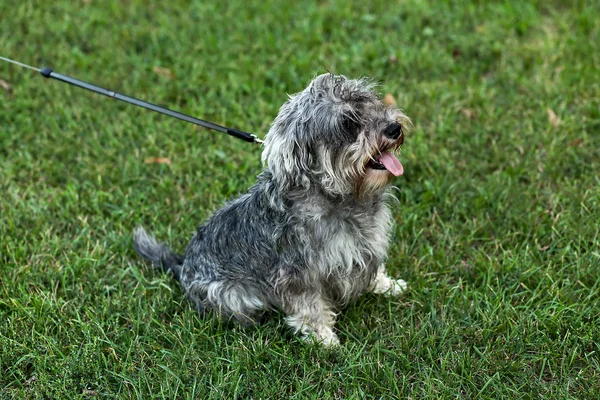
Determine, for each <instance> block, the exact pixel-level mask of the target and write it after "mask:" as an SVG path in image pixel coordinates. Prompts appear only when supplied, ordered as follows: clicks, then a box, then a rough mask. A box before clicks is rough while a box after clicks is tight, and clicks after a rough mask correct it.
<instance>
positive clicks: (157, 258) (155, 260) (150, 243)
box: [133, 226, 183, 280]
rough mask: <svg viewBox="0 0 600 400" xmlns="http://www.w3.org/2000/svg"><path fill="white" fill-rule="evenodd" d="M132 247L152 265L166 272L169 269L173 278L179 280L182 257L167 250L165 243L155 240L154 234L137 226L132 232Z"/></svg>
mask: <svg viewBox="0 0 600 400" xmlns="http://www.w3.org/2000/svg"><path fill="white" fill-rule="evenodd" d="M133 247H135V250H136V251H137V252H138V253H139V254H140V255H141V256H142V257H143V258H145V259H146V260H148V261H150V262H151V263H152V264H153V265H154V266H156V267H159V268H162V269H164V270H165V271H167V272H168V271H171V272H172V273H173V275H174V276H175V278H176V279H177V280H179V277H180V275H181V265H182V264H183V257H182V256H180V255H179V254H175V253H173V252H172V251H171V250H169V248H168V247H167V245H166V244H164V243H159V242H157V241H156V239H155V238H154V236H153V235H151V234H149V233H148V232H146V230H145V229H144V228H142V227H141V226H138V227H137V228H136V229H135V231H134V232H133Z"/></svg>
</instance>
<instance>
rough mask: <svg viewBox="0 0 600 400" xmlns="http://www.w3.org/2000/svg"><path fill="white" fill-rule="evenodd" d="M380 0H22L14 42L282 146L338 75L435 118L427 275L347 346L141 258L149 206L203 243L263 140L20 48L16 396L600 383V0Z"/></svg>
mask: <svg viewBox="0 0 600 400" xmlns="http://www.w3.org/2000/svg"><path fill="white" fill-rule="evenodd" d="M354 3H357V4H352V2H349V1H348V2H344V1H321V2H318V3H313V2H310V3H309V2H306V3H293V4H292V3H291V2H290V3H289V4H286V5H284V4H283V2H270V1H268V2H253V1H241V0H237V1H228V2H222V3H221V4H220V5H218V3H217V2H199V1H196V2H184V1H179V0H174V1H169V2H160V4H161V5H158V2H156V3H154V2H147V1H144V2H142V1H117V0H111V1H108V0H106V1H98V0H89V1H85V0H82V1H77V2H75V1H67V0H57V1H51V2H32V1H19V2H9V1H4V2H1V3H0V15H2V23H1V24H0V43H1V46H0V55H3V56H5V57H10V58H15V59H18V60H20V61H23V62H26V63H29V64H33V65H38V66H52V67H54V68H55V69H56V70H57V71H58V72H61V73H64V74H67V75H72V76H76V77H78V78H80V79H82V80H85V81H89V82H94V83H97V84H99V85H102V86H105V87H109V88H112V89H114V90H117V91H120V92H122V93H126V94H130V95H133V96H137V97H140V98H143V99H147V100H149V101H152V102H156V103H159V104H165V105H168V106H169V107H171V108H174V109H177V110H182V111H183V112H187V113H190V114H193V115H197V116H199V117H202V118H206V119H208V120H212V121H215V122H218V123H222V124H226V125H228V126H233V127H237V128H240V129H244V130H248V131H250V132H255V133H257V134H258V135H259V136H261V137H262V136H264V134H265V133H266V131H267V129H268V126H269V123H270V121H271V120H272V119H273V118H274V116H275V115H276V113H277V110H278V108H279V107H280V105H281V104H282V103H283V102H284V101H285V99H286V93H293V92H296V91H299V90H301V89H302V88H303V87H304V86H305V85H306V84H307V83H308V82H309V80H310V79H311V78H312V77H313V76H315V75H316V74H318V73H322V72H324V70H325V69H328V70H331V71H333V72H336V73H343V74H345V75H347V76H350V77H358V76H363V75H366V76H371V77H374V78H376V79H377V80H378V81H379V82H381V91H382V93H390V94H392V95H393V96H394V97H395V99H396V100H397V102H398V105H399V106H400V107H401V108H402V109H404V110H405V111H406V113H407V114H408V115H409V116H410V117H411V118H412V119H413V121H414V123H415V127H414V129H413V130H412V132H411V134H410V135H409V137H408V138H407V141H406V143H405V146H404V149H403V153H402V157H401V158H402V161H403V164H404V167H405V169H406V174H405V176H404V177H401V178H398V179H397V180H396V181H395V184H396V185H397V186H399V187H400V189H401V192H400V193H399V196H398V197H399V204H397V205H394V216H395V219H396V221H397V228H396V232H395V240H394V245H393V248H392V250H391V254H390V260H389V262H388V265H389V269H390V270H391V272H392V274H393V275H397V276H400V277H402V278H404V279H406V280H407V281H408V282H409V285H410V286H409V287H410V290H409V292H408V293H407V294H406V295H405V296H403V297H401V298H399V299H389V298H385V297H376V296H372V295H366V296H364V297H363V298H361V299H360V300H359V301H357V302H356V303H354V304H352V305H351V306H350V307H349V308H348V309H347V310H346V311H345V312H344V313H343V314H342V315H341V316H340V318H339V322H338V324H337V329H338V332H339V336H340V338H341V340H342V346H341V347H340V348H339V349H336V350H334V351H327V350H324V349H321V348H319V347H316V346H307V345H305V344H303V343H302V342H300V341H299V340H298V339H297V338H295V337H294V336H293V335H292V334H291V333H290V332H289V330H288V329H287V328H286V327H285V325H284V324H283V322H282V319H281V318H280V317H278V318H275V319H274V320H271V321H270V322H267V323H266V324H264V325H262V326H259V327H252V328H245V329H242V328H240V327H236V326H225V325H223V324H222V323H221V322H219V321H218V320H216V319H214V318H206V319H203V318H200V317H199V316H198V315H197V314H196V313H195V311H194V310H193V309H192V307H191V306H190V304H188V303H187V302H186V301H185V300H184V299H183V295H182V293H181V291H180V290H179V288H178V287H177V284H176V283H175V282H174V281H172V280H171V279H170V278H169V277H168V276H166V275H164V274H161V273H159V272H157V271H152V270H150V269H149V268H147V267H146V266H145V265H144V264H143V263H142V261H141V260H140V258H139V257H137V255H136V254H135V253H134V251H133V250H132V245H131V231H132V229H133V228H134V227H135V226H136V225H138V224H140V223H142V224H144V225H146V226H147V227H149V228H150V229H152V230H153V231H154V232H155V233H156V234H157V236H159V237H160V238H162V239H165V240H168V241H169V242H170V243H171V244H172V245H173V246H174V247H175V248H176V249H178V250H182V249H183V248H184V246H185V244H186V243H187V240H188V239H189V237H190V235H191V234H192V232H193V231H194V229H195V227H196V225H197V224H199V223H200V222H201V221H202V220H203V219H205V218H206V217H207V216H209V215H210V214H211V213H212V212H213V211H214V210H215V209H217V208H218V207H219V206H220V205H221V204H223V202H224V201H225V200H227V199H228V198H231V197H233V196H235V195H236V194H239V193H242V192H244V191H245V190H246V189H247V188H248V187H249V186H250V185H251V184H252V182H253V180H254V177H255V176H256V175H257V173H258V172H259V171H260V169H261V165H260V149H259V148H258V147H253V146H250V145H247V144H245V143H243V142H239V141H236V140H234V139H231V138H229V137H226V136H224V135H222V134H219V133H212V132H209V131H206V130H203V129H199V128H195V127H193V126H191V125H189V124H185V123H183V122H180V121H176V120H173V119H170V118H167V117H164V116H160V115H156V114H154V113H151V112H149V111H145V110H141V109H138V108H134V107H132V106H128V105H125V104H122V103H118V102H115V101H112V100H109V99H107V98H104V97H100V96H97V95H93V94H90V93H87V92H85V91H82V90H79V89H75V88H71V87H69V86H67V85H64V84H60V83H58V82H53V81H47V80H44V79H42V78H41V77H39V76H37V75H35V74H33V73H31V72H30V71H27V70H24V69H20V68H17V67H13V66H9V65H8V64H4V63H2V64H0V79H2V80H4V81H5V82H6V83H7V84H8V85H9V86H10V91H8V92H7V91H6V90H4V89H2V88H0V371H1V372H0V397H1V398H15V399H16V398H19V399H20V398H87V397H91V396H97V397H103V398H113V397H116V398H121V397H125V398H129V397H132V398H149V397H152V396H156V397H165V398H197V399H205V398H236V397H237V398H257V399H258V398H265V399H266V398H318V399H321V398H324V399H328V398H345V399H346V398H347V399H349V398H364V397H367V396H368V397H369V398H393V397H398V398H407V397H410V398H413V399H416V398H457V397H458V398H548V399H559V398H560V399H562V398H598V397H600V361H599V360H600V345H599V343H600V268H599V267H600V178H599V176H600V136H599V135H600V100H599V99H600V45H599V43H600V31H599V30H600V28H599V25H598V15H600V6H599V5H598V3H597V2H592V1H589V2H583V1H573V2H563V1H559V0H549V1H534V2H512V1H506V2H481V1H475V0H474V1H457V2H436V1H433V0H429V1H423V0H407V1H400V2H392V1H365V2H354ZM567 3H569V4H570V5H568V6H567V5H566V4H567ZM154 67H163V68H168V69H169V70H170V71H172V74H173V77H169V76H168V74H166V76H165V75H164V74H163V75H161V74H157V73H156V72H155V71H154ZM548 109H550V110H552V112H553V113H554V114H555V115H556V116H557V118H558V119H559V121H555V120H554V121H553V120H552V118H550V117H549V112H548V111H547V110H548ZM550 114H551V113H550ZM552 122H554V123H552ZM148 157H167V158H169V159H170V160H171V161H172V164H171V165H170V166H168V165H159V164H146V163H145V159H146V158H148Z"/></svg>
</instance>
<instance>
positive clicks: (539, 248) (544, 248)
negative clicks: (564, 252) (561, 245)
mask: <svg viewBox="0 0 600 400" xmlns="http://www.w3.org/2000/svg"><path fill="white" fill-rule="evenodd" d="M549 248H550V245H546V246H542V247H538V250H539V251H546V250H548V249H549Z"/></svg>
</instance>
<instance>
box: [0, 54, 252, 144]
mask: <svg viewBox="0 0 600 400" xmlns="http://www.w3.org/2000/svg"><path fill="white" fill-rule="evenodd" d="M0 60H3V61H6V62H9V63H11V64H15V65H18V66H20V67H24V68H29V69H32V70H34V71H38V72H39V73H40V74H41V75H42V76H43V77H44V78H52V79H55V80H57V81H60V82H64V83H68V84H69V85H73V86H76V87H79V88H82V89H86V90H89V91H91V92H94V93H98V94H101V95H104V96H107V97H111V98H113V99H117V100H121V101H123V102H125V103H129V104H133V105H134V106H138V107H142V108H146V109H148V110H152V111H155V112H157V113H161V114H164V115H168V116H169V117H173V118H177V119H180V120H182V121H186V122H189V123H191V124H195V125H199V126H202V127H204V128H207V129H212V130H214V131H218V132H222V133H226V134H228V135H230V136H233V137H235V138H238V139H241V140H243V141H245V142H248V143H256V144H263V141H262V140H261V139H259V138H258V137H256V136H255V135H253V134H251V133H248V132H244V131H241V130H239V129H234V128H227V127H224V126H221V125H218V124H215V123H213V122H210V121H205V120H202V119H199V118H196V117H192V116H190V115H187V114H184V113H181V112H178V111H173V110H170V109H168V108H166V107H161V106H158V105H156V104H152V103H148V102H146V101H143V100H139V99H136V98H135V97H130V96H127V95H124V94H121V93H117V92H113V91H112V90H108V89H104V88H102V87H99V86H96V85H92V84H90V83H87V82H83V81H80V80H79V79H75V78H72V77H70V76H67V75H62V74H59V73H57V72H54V71H53V70H52V68H43V69H39V68H35V67H32V66H31V65H27V64H23V63H20V62H18V61H14V60H11V59H9V58H5V57H1V56H0Z"/></svg>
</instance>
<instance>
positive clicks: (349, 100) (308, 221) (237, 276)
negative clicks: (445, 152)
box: [134, 74, 409, 345]
mask: <svg viewBox="0 0 600 400" xmlns="http://www.w3.org/2000/svg"><path fill="white" fill-rule="evenodd" d="M408 122H409V121H408V119H407V118H406V117H405V116H404V115H403V114H402V113H401V112H400V111H398V110H397V109H395V108H392V107H388V106H385V105H384V104H383V103H382V102H381V101H380V100H379V98H378V97H377V96H376V95H375V93H374V91H373V87H372V85H371V84H370V83H369V82H368V81H367V80H351V79H346V78H345V77H343V76H334V75H331V74H324V75H321V76H318V77H317V78H315V79H314V80H313V81H312V82H311V83H310V85H309V86H308V87H307V88H306V89H305V90H304V91H302V92H301V93H298V94H296V95H294V96H290V98H289V100H288V101H287V102H286V103H285V104H284V105H283V106H282V107H281V110H280V112H279V115H278V116H277V118H276V119H275V121H274V122H273V124H272V126H271V129H270V131H269V133H268V135H267V137H266V140H265V149H264V152H263V156H262V158H263V162H264V163H265V169H264V171H263V172H262V173H261V174H260V175H259V176H258V179H257V182H256V183H255V184H254V186H252V188H250V190H249V192H248V193H247V194H244V195H242V196H241V197H239V198H237V199H236V200H233V201H231V202H230V203H228V204H227V205H225V207H223V208H222V209H220V210H218V211H217V212H216V213H215V214H214V215H213V216H212V217H211V218H210V219H209V220H208V221H207V222H205V223H204V224H203V225H202V226H200V227H199V228H198V230H197V232H196V234H195V235H194V237H193V238H192V240H191V242H190V243H189V245H188V247H187V249H186V251H185V255H184V256H183V257H181V256H178V255H176V254H174V253H172V252H171V251H169V250H168V248H167V247H166V246H165V245H163V244H159V243H157V242H156V240H155V239H154V237H152V236H151V235H149V234H147V233H146V232H145V231H144V230H143V228H138V229H137V230H136V232H135V236H134V240H135V243H136V245H135V246H136V249H137V250H138V252H139V253H140V254H141V255H142V256H143V257H145V258H147V259H149V260H150V261H152V262H153V263H154V264H156V265H162V266H163V268H165V269H166V270H169V271H172V272H173V273H174V274H175V276H176V277H177V278H178V279H179V281H180V282H181V285H182V287H183V290H184V291H185V293H186V295H187V297H188V298H189V299H190V300H191V301H192V302H193V303H194V304H195V306H196V307H197V308H198V309H199V310H205V309H210V310H214V311H216V312H217V313H218V314H220V315H224V316H233V317H235V318H237V319H238V320H240V321H242V322H251V321H253V320H254V318H256V317H257V316H258V315H259V314H261V313H262V312H264V311H266V310H271V309H279V310H282V311H283V312H284V313H286V314H287V316H288V317H287V321H288V323H289V325H290V326H292V327H293V328H294V329H295V330H296V331H300V332H301V333H302V334H303V336H304V337H310V338H313V339H315V340H317V341H319V342H322V343H323V344H325V345H335V344H337V343H338V339H337V337H336V335H335V333H334V332H333V325H334V322H335V316H336V312H337V311H338V310H339V309H340V308H341V307H343V306H345V305H346V304H347V303H348V302H349V301H350V300H352V299H353V298H356V297H357V296H359V295H360V294H361V293H364V292H365V291H368V290H371V291H373V292H375V293H386V292H387V293H392V294H399V293H400V292H402V291H403V290H404V289H405V288H406V284H405V283H404V281H402V280H392V279H391V278H389V277H388V276H387V274H386V272H385V268H384V266H383V264H384V262H385V259H386V255H387V251H388V244H389V241H390V232H391V227H392V223H393V220H392V218H391V213H390V210H389V208H388V205H387V203H386V200H387V191H386V188H387V187H388V184H389V181H390V177H391V174H390V173H389V172H388V171H386V170H380V169H378V168H377V167H375V168H373V164H372V163H371V164H369V161H370V160H377V159H378V158H379V157H380V156H381V155H382V154H384V152H385V151H388V153H389V152H391V151H393V150H395V149H396V148H398V147H399V146H400V144H401V143H402V140H403V135H402V134H400V136H399V137H392V136H391V135H390V134H389V130H387V131H386V128H388V127H395V128H398V125H400V130H398V129H396V132H397V133H398V132H401V127H402V126H403V125H405V124H406V123H408ZM368 164H369V165H368ZM397 173H398V172H397Z"/></svg>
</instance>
